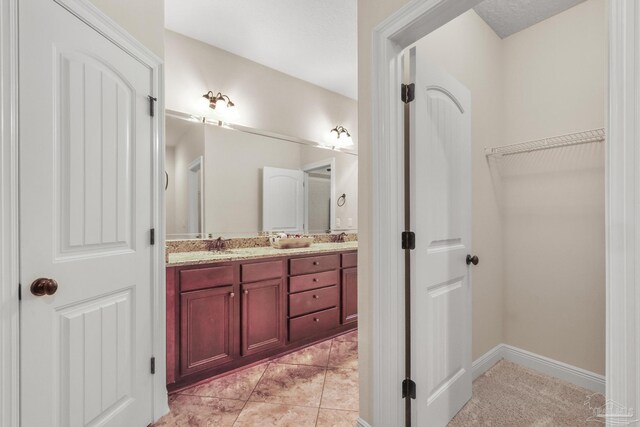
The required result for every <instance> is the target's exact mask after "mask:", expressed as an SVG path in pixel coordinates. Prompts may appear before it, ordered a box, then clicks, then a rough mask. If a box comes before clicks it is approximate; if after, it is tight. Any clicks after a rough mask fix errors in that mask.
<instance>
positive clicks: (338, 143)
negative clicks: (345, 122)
mask: <svg viewBox="0 0 640 427" xmlns="http://www.w3.org/2000/svg"><path fill="white" fill-rule="evenodd" d="M329 136H330V138H329V139H330V140H331V143H332V145H333V146H334V147H351V146H352V145H353V139H351V134H350V133H349V131H348V130H347V129H346V128H345V127H344V126H336V127H334V128H333V129H331V130H330V131H329Z"/></svg>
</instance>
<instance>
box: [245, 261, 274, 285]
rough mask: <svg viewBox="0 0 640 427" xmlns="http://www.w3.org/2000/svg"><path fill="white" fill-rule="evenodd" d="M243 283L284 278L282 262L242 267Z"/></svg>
mask: <svg viewBox="0 0 640 427" xmlns="http://www.w3.org/2000/svg"><path fill="white" fill-rule="evenodd" d="M240 271H241V280H242V281H243V282H259V281H261V280H268V279H279V278H280V277H282V261H269V262H256V263H252V264H242V266H241V267H240Z"/></svg>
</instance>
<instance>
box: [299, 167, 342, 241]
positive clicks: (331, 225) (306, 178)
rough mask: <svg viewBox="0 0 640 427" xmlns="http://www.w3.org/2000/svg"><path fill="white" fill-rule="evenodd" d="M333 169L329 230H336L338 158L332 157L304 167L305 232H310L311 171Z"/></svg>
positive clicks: (331, 175)
mask: <svg viewBox="0 0 640 427" xmlns="http://www.w3.org/2000/svg"><path fill="white" fill-rule="evenodd" d="M321 167H329V168H331V173H330V174H329V179H331V189H330V190H329V191H330V195H329V199H330V201H329V229H330V230H331V232H333V231H335V229H336V207H335V203H336V158H335V157H330V158H328V159H324V160H320V161H317V162H313V163H309V164H307V165H304V166H303V167H302V172H304V232H305V233H308V232H309V174H308V172H309V171H312V170H315V169H318V168H321Z"/></svg>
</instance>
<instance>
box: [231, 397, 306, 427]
mask: <svg viewBox="0 0 640 427" xmlns="http://www.w3.org/2000/svg"><path fill="white" fill-rule="evenodd" d="M317 414H318V409H316V408H307V407H303V406H290V405H281V404H272V403H263V402H247V405H246V406H245V408H244V409H243V410H242V412H241V413H240V416H239V417H238V419H237V421H236V423H235V424H234V425H233V427H314V426H315V425H316V417H317Z"/></svg>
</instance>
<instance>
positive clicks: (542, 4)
mask: <svg viewBox="0 0 640 427" xmlns="http://www.w3.org/2000/svg"><path fill="white" fill-rule="evenodd" d="M583 1H585V0H485V1H483V2H482V3H480V4H479V5H478V6H476V7H475V8H474V10H475V11H476V13H477V14H478V15H480V16H481V17H482V19H484V21H485V22H486V23H487V24H489V26H490V27H491V28H493V31H495V32H496V34H497V35H498V36H500V38H505V37H509V36H510V35H511V34H514V33H517V32H518V31H522V30H524V29H525V28H528V27H530V26H532V25H534V24H537V23H538V22H541V21H544V20H545V19H548V18H551V17H552V16H554V15H556V14H558V13H560V12H564V11H565V10H567V9H569V8H571V7H573V6H575V5H577V4H578V3H582V2H583Z"/></svg>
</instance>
